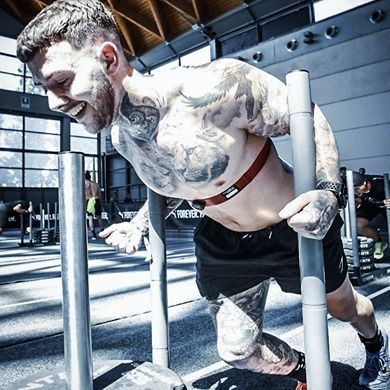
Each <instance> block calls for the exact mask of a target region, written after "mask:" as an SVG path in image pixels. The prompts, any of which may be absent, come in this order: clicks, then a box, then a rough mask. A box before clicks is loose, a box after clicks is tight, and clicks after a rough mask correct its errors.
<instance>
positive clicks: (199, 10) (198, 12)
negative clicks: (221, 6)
mask: <svg viewBox="0 0 390 390" xmlns="http://www.w3.org/2000/svg"><path fill="white" fill-rule="evenodd" d="M191 2H192V8H193V9H194V12H195V18H196V19H197V20H198V21H199V22H201V21H203V13H204V10H203V7H202V4H201V2H200V0H191Z"/></svg>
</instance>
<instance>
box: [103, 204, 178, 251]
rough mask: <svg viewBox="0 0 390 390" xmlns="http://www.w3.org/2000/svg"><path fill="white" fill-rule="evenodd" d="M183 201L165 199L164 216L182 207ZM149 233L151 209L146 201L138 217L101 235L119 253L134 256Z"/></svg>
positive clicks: (115, 225)
mask: <svg viewBox="0 0 390 390" xmlns="http://www.w3.org/2000/svg"><path fill="white" fill-rule="evenodd" d="M182 202H183V200H182V199H176V198H165V207H164V210H163V211H164V215H165V218H168V217H169V215H170V214H171V213H172V212H173V211H174V210H175V209H176V208H177V207H179V206H180V204H181V203H182ZM148 232H149V207H148V201H146V202H145V203H144V204H143V205H142V207H141V208H140V209H139V211H138V213H137V215H136V216H135V217H134V218H133V219H132V220H131V221H130V222H122V223H116V224H113V225H111V226H109V227H108V228H107V229H105V230H103V231H102V232H100V233H99V236H100V237H102V238H105V239H106V243H107V244H108V245H112V246H114V247H115V248H116V249H117V250H118V251H119V252H123V253H124V252H126V253H128V254H132V253H135V252H137V250H138V249H139V248H140V246H141V244H142V239H143V237H144V236H145V235H146V234H148Z"/></svg>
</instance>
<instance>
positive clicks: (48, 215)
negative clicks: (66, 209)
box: [46, 202, 51, 230]
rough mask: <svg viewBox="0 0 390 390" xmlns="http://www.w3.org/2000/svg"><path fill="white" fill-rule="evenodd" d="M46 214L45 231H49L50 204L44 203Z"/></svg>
mask: <svg viewBox="0 0 390 390" xmlns="http://www.w3.org/2000/svg"><path fill="white" fill-rule="evenodd" d="M46 213H47V229H48V230H50V227H51V222H50V203H49V202H47V203H46Z"/></svg>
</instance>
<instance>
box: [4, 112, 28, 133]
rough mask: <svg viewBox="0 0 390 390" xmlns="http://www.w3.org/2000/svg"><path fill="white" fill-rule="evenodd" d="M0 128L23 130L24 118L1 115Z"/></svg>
mask: <svg viewBox="0 0 390 390" xmlns="http://www.w3.org/2000/svg"><path fill="white" fill-rule="evenodd" d="M0 127H1V128H3V129H15V130H23V117H21V116H17V115H9V114H0Z"/></svg>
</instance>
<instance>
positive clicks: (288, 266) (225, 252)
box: [194, 215, 348, 299]
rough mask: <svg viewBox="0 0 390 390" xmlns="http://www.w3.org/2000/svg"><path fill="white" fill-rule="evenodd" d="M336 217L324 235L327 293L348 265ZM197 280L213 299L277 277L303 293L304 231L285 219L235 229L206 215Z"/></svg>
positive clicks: (199, 233) (198, 234) (199, 235)
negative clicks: (301, 257) (259, 227)
mask: <svg viewBox="0 0 390 390" xmlns="http://www.w3.org/2000/svg"><path fill="white" fill-rule="evenodd" d="M342 225H343V221H342V219H341V217H340V216H339V215H337V217H336V218H335V220H334V222H333V224H332V226H331V227H330V229H329V231H328V233H327V234H326V236H325V238H324V239H323V249H324V264H325V276H326V292H327V293H329V292H331V291H334V290H336V289H337V288H338V287H340V286H341V284H342V283H343V282H344V280H345V278H346V275H347V272H348V265H347V262H346V258H345V255H344V251H343V244H342V241H341V237H340V228H341V226H342ZM194 241H195V254H196V257H197V265H196V266H197V276H196V282H197V285H198V288H199V292H200V294H201V295H202V296H205V297H206V298H207V299H216V298H217V297H218V295H219V294H223V295H224V296H231V295H234V294H237V293H239V292H242V291H245V290H247V289H248V288H251V287H253V286H255V285H257V284H258V283H260V282H262V281H264V280H266V279H269V278H271V277H273V278H274V279H275V280H276V282H277V283H278V284H279V285H280V287H281V289H282V290H283V291H285V292H291V293H296V294H300V292H301V283H300V274H299V257H298V235H297V233H296V232H294V230H293V229H291V228H290V227H289V226H288V224H287V222H286V221H285V220H283V221H281V222H279V223H277V224H275V225H272V226H270V227H268V228H266V229H262V230H259V231H256V232H250V233H242V232H234V231H232V230H229V229H227V228H225V227H224V226H222V225H220V224H219V223H217V222H215V221H213V220H212V219H210V218H208V217H206V216H205V217H204V218H203V219H202V221H201V222H200V223H199V225H198V227H197V228H196V230H195V234H194Z"/></svg>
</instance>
